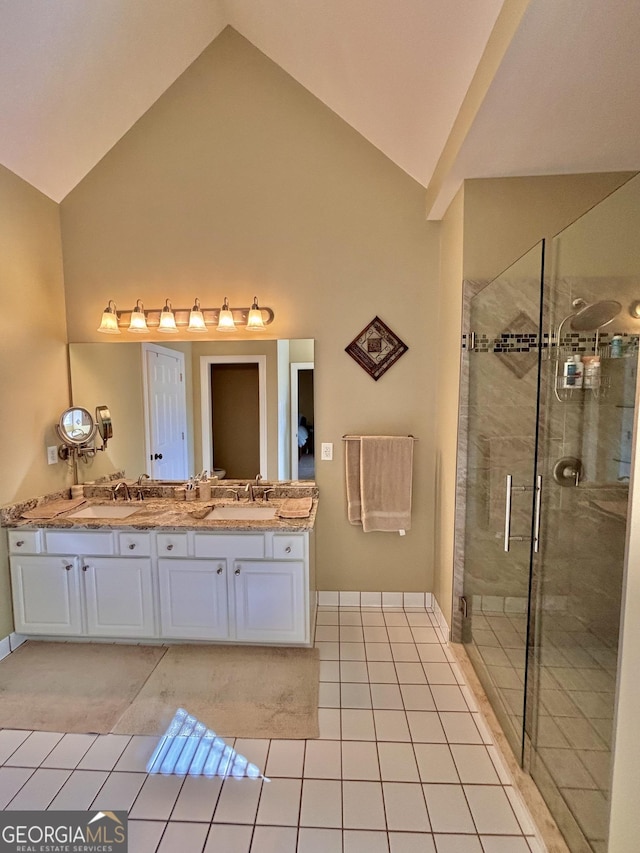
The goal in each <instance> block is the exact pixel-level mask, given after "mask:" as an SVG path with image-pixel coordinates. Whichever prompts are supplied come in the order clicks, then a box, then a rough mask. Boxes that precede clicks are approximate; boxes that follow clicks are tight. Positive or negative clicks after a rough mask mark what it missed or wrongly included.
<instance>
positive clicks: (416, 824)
mask: <svg viewBox="0 0 640 853" xmlns="http://www.w3.org/2000/svg"><path fill="white" fill-rule="evenodd" d="M382 787H383V790H384V806H385V811H386V815H387V826H388V827H389V829H390V830H407V831H408V832H429V830H430V829H431V826H430V824H429V817H428V815H427V807H426V805H425V801H424V794H423V792H422V788H421V786H420V785H415V784H411V783H407V782H384V783H383V785H382Z"/></svg>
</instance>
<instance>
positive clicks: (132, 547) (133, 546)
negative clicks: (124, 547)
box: [129, 542, 136, 551]
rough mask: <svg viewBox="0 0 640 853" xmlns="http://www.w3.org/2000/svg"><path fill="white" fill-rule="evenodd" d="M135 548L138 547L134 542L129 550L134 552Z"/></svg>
mask: <svg viewBox="0 0 640 853" xmlns="http://www.w3.org/2000/svg"><path fill="white" fill-rule="evenodd" d="M135 547H136V543H135V542H132V543H131V544H130V545H129V550H130V551H133V549H134V548H135Z"/></svg>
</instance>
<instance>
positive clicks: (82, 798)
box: [49, 770, 109, 811]
mask: <svg viewBox="0 0 640 853" xmlns="http://www.w3.org/2000/svg"><path fill="white" fill-rule="evenodd" d="M108 775H109V774H108V773H107V771H106V770H74V771H73V772H72V773H71V776H69V778H68V779H67V781H66V782H65V783H64V785H63V786H62V788H61V789H60V791H59V792H58V794H57V795H56V797H55V798H54V800H53V801H52V803H51V805H50V806H49V808H50V809H58V810H64V809H68V810H70V811H74V810H77V811H88V809H89V808H90V806H91V803H92V802H93V801H94V800H95V798H96V796H97V794H98V791H99V790H100V789H101V788H102V786H103V785H104V783H105V782H106V781H107V776H108Z"/></svg>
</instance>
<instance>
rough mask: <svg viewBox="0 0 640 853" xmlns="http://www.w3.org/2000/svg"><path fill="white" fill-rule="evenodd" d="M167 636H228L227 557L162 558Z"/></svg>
mask: <svg viewBox="0 0 640 853" xmlns="http://www.w3.org/2000/svg"><path fill="white" fill-rule="evenodd" d="M158 579H159V581H160V632H161V634H162V636H163V637H167V638H175V639H192V640H228V639H229V615H228V607H227V561H226V560H224V559H219V560H197V559H192V560H189V559H184V558H181V559H172V560H167V559H163V558H159V559H158Z"/></svg>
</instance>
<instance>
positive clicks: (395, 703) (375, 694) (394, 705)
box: [370, 684, 404, 711]
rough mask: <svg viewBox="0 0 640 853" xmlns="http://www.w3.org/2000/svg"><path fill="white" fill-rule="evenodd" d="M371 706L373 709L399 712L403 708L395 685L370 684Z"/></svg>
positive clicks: (397, 687)
mask: <svg viewBox="0 0 640 853" xmlns="http://www.w3.org/2000/svg"><path fill="white" fill-rule="evenodd" d="M370 687H371V704H372V705H373V707H374V708H385V709H388V710H394V711H401V710H402V709H403V707H404V705H403V702H402V694H401V693H400V687H399V686H398V685H397V684H371V685H370Z"/></svg>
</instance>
